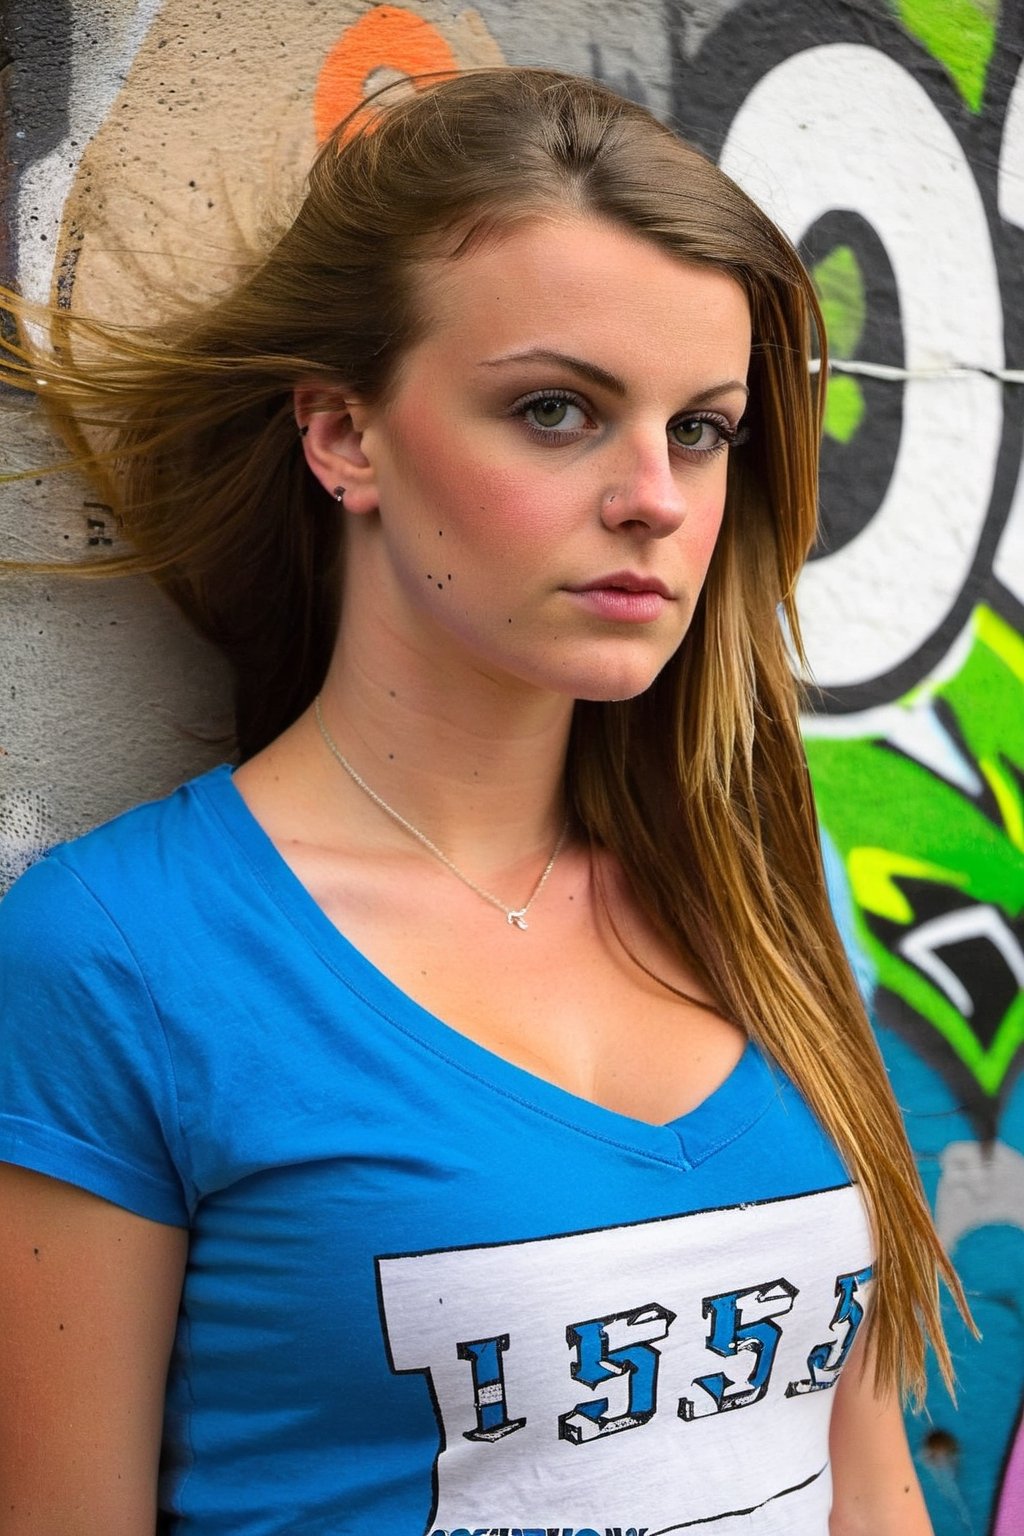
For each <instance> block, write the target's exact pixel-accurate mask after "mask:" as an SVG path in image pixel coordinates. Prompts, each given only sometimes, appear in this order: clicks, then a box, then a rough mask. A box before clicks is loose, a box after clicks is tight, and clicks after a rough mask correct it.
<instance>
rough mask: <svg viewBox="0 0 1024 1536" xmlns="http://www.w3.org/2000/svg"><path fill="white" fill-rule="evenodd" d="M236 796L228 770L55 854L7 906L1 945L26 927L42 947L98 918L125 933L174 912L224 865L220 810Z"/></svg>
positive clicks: (34, 869)
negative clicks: (152, 915) (201, 873)
mask: <svg viewBox="0 0 1024 1536" xmlns="http://www.w3.org/2000/svg"><path fill="white" fill-rule="evenodd" d="M232 794H233V790H232V788H231V778H230V768H229V767H227V766H226V765H222V766H220V767H218V768H214V769H212V770H210V771H209V772H208V773H205V774H203V775H201V776H200V777H198V778H195V779H192V780H190V781H188V782H187V783H185V784H182V785H180V786H179V787H178V788H177V789H175V790H173V791H172V792H171V793H170V794H167V795H165V796H162V797H161V798H159V799H155V800H151V801H147V802H145V803H143V804H141V805H138V806H135V807H133V808H132V809H130V810H126V811H124V812H122V813H121V814H120V815H118V816H115V817H114V818H113V819H112V820H110V821H107V822H105V823H103V824H102V825H101V826H98V827H95V828H93V829H92V830H91V831H88V832H85V833H83V834H82V835H80V836H79V837H76V838H73V839H70V840H69V841H66V842H62V843H57V844H55V845H54V846H53V847H51V848H49V849H47V850H46V851H45V852H44V853H43V854H42V855H41V856H40V858H39V859H38V860H36V861H35V862H34V863H32V864H31V865H30V866H29V867H28V869H27V870H26V871H25V872H24V873H23V874H22V875H21V876H20V877H19V878H18V879H17V880H16V881H15V882H14V884H13V885H12V886H11V888H10V890H9V891H8V892H7V893H6V895H5V896H4V897H3V900H2V901H0V944H3V943H4V942H5V940H6V942H7V944H8V945H9V944H10V942H11V936H12V932H13V933H14V934H17V932H18V931H19V930H21V929H24V928H25V927H26V925H27V927H28V929H29V930H30V931H31V932H32V934H33V936H34V939H35V940H36V942H37V943H38V941H39V940H40V939H41V938H42V937H43V936H44V935H45V934H46V933H47V932H52V933H55V934H60V935H61V936H62V937H63V939H64V940H65V941H67V940H69V939H71V938H73V936H74V933H75V932H76V931H77V930H78V929H79V928H80V927H81V926H82V921H83V917H84V915H85V914H86V913H88V912H90V911H91V912H95V913H104V914H106V917H107V919H108V920H109V921H110V922H112V923H113V924H114V925H115V926H118V927H120V926H122V924H123V923H127V924H128V926H131V924H132V921H133V919H137V918H138V917H140V916H143V915H144V914H145V913H147V912H153V911H155V910H157V909H163V910H164V911H166V908H167V907H168V905H169V904H171V903H173V900H174V898H175V895H176V894H178V893H180V892H182V891H186V890H188V889H191V888H194V885H195V881H196V879H197V878H198V868H199V867H203V868H205V869H209V868H210V867H217V866H218V865H220V866H223V864H224V862H225V860H224V857H223V854H222V853H221V854H219V853H218V847H219V845H222V844H223V841H224V838H225V837H226V836H227V835H228V834H227V831H226V828H225V827H224V826H223V825H222V818H221V815H220V814H219V807H220V806H221V805H222V804H223V803H224V802H225V800H229V798H230V796H231V795H232Z"/></svg>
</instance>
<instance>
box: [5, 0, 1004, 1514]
mask: <svg viewBox="0 0 1024 1536" xmlns="http://www.w3.org/2000/svg"><path fill="white" fill-rule="evenodd" d="M1022 56H1024V11H1022V9H1021V7H1019V6H1016V5H1012V4H1010V3H1008V0H848V3H842V0H826V3H822V0H781V3H779V0H618V3H617V4H615V5H609V6H590V5H585V4H583V0H554V3H551V0H547V3H541V0H506V3H502V0H477V3H476V5H475V6H472V7H471V6H468V5H463V4H461V3H458V0H456V3H448V0H446V3H441V0H436V3H435V0H420V3H417V4H412V3H410V4H406V5H401V6H399V5H371V4H366V3H358V0H309V3H307V4H306V5H304V6H302V7H301V8H300V7H295V6H289V5H286V4H284V3H283V0H249V3H248V4H246V5H244V6H242V5H239V4H236V3H233V0H222V3H221V4H220V5H219V6H218V7H197V6H195V4H194V3H193V0H105V3H104V4H102V5H101V4H99V3H98V0H97V3H92V0H79V3H77V4H74V5H72V4H71V3H70V0H35V3H34V4H33V5H31V6H25V5H23V4H20V3H18V0H8V3H7V9H6V12H2V20H0V65H3V68H2V69H0V80H2V82H3V89H4V92H5V94H4V96H3V100H2V122H0V134H2V137H0V198H2V201H0V275H2V276H3V277H4V279H5V280H7V281H9V282H13V283H15V284H16V285H17V286H19V287H20V288H21V289H22V291H24V292H26V293H27V294H29V295H31V296H33V297H38V298H42V299H47V300H50V301H53V302H55V303H57V304H59V305H62V306H65V307H71V308H72V309H74V310H77V311H80V312H83V313H86V312H87V313H92V314H98V315H101V316H103V317H106V318H114V319H118V320H122V319H128V320H132V319H138V318H139V317H140V316H143V317H148V316H151V315H152V314H153V313H156V312H159V311H160V308H161V306H163V305H164V304H167V305H170V304H171V303H172V302H175V303H180V302H182V301H184V302H186V303H187V302H189V301H191V300H192V299H199V298H204V297H206V296H208V295H209V294H210V293H212V292H214V291H215V290H216V289H217V287H218V286H220V285H223V284H226V283H229V282H230V281H231V278H232V274H233V273H234V272H235V271H237V269H238V265H239V263H240V262H244V261H245V260H246V259H247V257H248V256H249V255H251V253H252V252H254V251H256V250H258V249H259V248H260V245H261V243H262V242H263V241H264V240H265V239H266V237H267V232H268V231H269V230H271V229H273V228H274V227H275V225H276V224H277V223H279V222H280V220H281V219H282V218H283V217H286V216H287V211H288V208H289V207H290V206H291V205H292V203H293V202H294V199H295V197H296V194H297V190H298V188H299V185H300V182H301V177H302V173H303V170H304V168H305V166H306V164H307V163H308V161H309V159H310V157H311V155H312V154H313V152H314V149H315V147H316V144H317V142H318V140H319V139H321V138H322V137H323V136H324V134H325V133H326V132H327V131H328V130H329V129H330V127H331V126H332V124H333V123H334V122H336V121H337V120H338V118H339V117H340V115H341V114H342V113H344V112H345V111H346V110H347V109H348V108H349V107H351V106H353V105H354V104H355V103H356V102H357V101H358V100H359V99H360V97H361V95H362V94H363V93H364V92H365V91H366V90H368V89H372V88H373V87H375V86H376V85H378V84H382V83H384V82H385V81H387V80H392V79H395V78H397V77H402V76H410V75H415V74H416V73H418V72H421V71H425V70H430V69H437V68H452V67H472V66H475V65H482V64H489V63H493V62H500V61H502V60H507V61H509V62H515V63H525V64H548V65H555V66H557V67H561V68H566V69H571V70H577V71H581V72H584V73H590V74H593V75H595V76H597V77H598V78H601V79H603V80H606V81H607V82H608V83H609V84H611V85H613V86H615V87H616V88H618V89H620V90H622V91H624V92H625V93H627V94H628V95H630V96H632V97H634V98H635V99H637V100H640V101H643V102H645V103H646V104H648V105H649V106H650V107H651V108H652V109H653V110H654V111H656V112H657V113H659V114H660V115H662V116H664V117H666V118H667V119H670V120H672V121H673V122H675V123H676V124H677V125H678V126H679V127H680V128H681V129H682V130H683V131H684V132H685V133H686V134H687V135H688V136H689V137H691V138H692V139H694V140H695V141H696V142H697V143H699V144H700V145H702V146H703V147H704V148H705V149H706V150H708V151H709V152H710V153H712V154H713V155H715V156H716V157H717V158H719V159H720V161H721V162H722V163H723V164H724V165H725V167H726V168H727V169H728V170H729V172H730V173H731V174H732V175H733V176H735V178H736V179H737V180H738V181H740V182H741V183H742V184H743V185H744V186H745V187H746V188H747V190H748V191H750V192H751V193H752V194H753V195H754V196H755V197H756V198H757V199H758V200H759V201H760V202H761V203H762V204H763V205H764V206H765V207H766V208H767V209H768V210H769V211H770V212H771V213H772V214H773V216H774V217H775V218H776V219H777V220H778V221H779V222H780V223H781V224H782V225H783V227H785V228H786V229H787V230H788V231H789V233H790V234H791V236H792V237H793V239H794V240H795V241H797V242H798V243H799V245H800V247H801V250H802V252H803V254H804V256H805V259H806V261H807V263H808V265H809V266H810V269H811V271H812V273H813V275H814V278H815V281H816V283H817V286H818V290H819V293H820V296H821V300H822V304H823V306H824V311H825V315H826V319H827V325H828V331H829V340H830V346H831V351H832V354H833V358H834V367H833V376H832V381H831V387H830V394H829V406H828V414H827V419H826V441H825V457H824V468H823V481H822V532H821V539H820V543H819V547H818V549H817V551H816V554H815V558H814V559H813V560H812V562H811V563H810V565H809V567H808V569H807V571H806V574H805V576H804V578H803V581H802V585H801V589H800V605H801V611H802V615H803V622H804V626H805V633H806V639H807V642H808V646H809V652H810V658H811V662H812V667H813V674H814V684H815V686H814V689H813V691H812V692H810V693H809V700H808V711H807V715H806V739H807V746H808V753H809V757H810V763H811V770H812V774H813V777H814V781H815V785H816V789H817V793H818V798H819V805H820V814H821V820H822V824H823V828H824V833H825V841H826V848H827V852H828V857H829V862H830V866H831V868H832V871H833V876H834V880H833V883H834V887H835V899H836V905H837V911H838V913H839V916H840V919H841V922H842V923H843V925H844V929H845V931H846V933H847V934H848V937H849V942H850V945H851V948H852V950H853V953H854V958H855V962H856V965H857V968H858V972H859V974H860V975H861V977H862V978H863V981H864V985H865V989H866V991H867V992H868V993H869V995H870V998H871V1002H872V1007H873V1009H874V1013H875V1017H876V1020H877V1026H878V1031H879V1036H880V1039H881V1042H882V1045H883V1050H884V1052H885V1055H886V1059H887V1062H888V1065H889V1068H890V1071H891V1074H892V1078H893V1082H894V1085H895V1088H896V1091H897V1094H898V1096H899V1098H900V1101H901V1103H902V1105H903V1107H904V1110H905V1112H906V1115H907V1123H908V1126H909V1129H910V1135H911V1139H912V1141H913V1144H914V1146H915V1149H916V1152H917V1154H918V1157H919V1160H920V1165H921V1168H922V1172H923V1175H924V1178H925V1182H926V1186H927V1189H928V1193H929V1197H930V1198H931V1199H932V1201H933V1202H934V1207H935V1211H936V1216H937V1220H938V1224H939V1228H940V1230H941V1232H942V1235H943V1237H944V1239H945V1241H946V1242H947V1244H948V1245H949V1247H950V1249H951V1251H952V1252H953V1254H954V1257H955V1260H956V1263H957V1266H958V1268H959V1270H960V1273H961V1274H962V1276H963V1278H964V1282H965V1285H966V1287H967V1289H968V1292H969V1294H970V1296H971V1300H972V1305H973V1307H974V1313H975V1317H976V1319H977V1322H978V1324H979V1327H980V1328H981V1330H982V1335H983V1337H982V1339H981V1340H980V1341H975V1340H972V1339H970V1338H969V1337H968V1336H967V1335H966V1333H965V1331H964V1329H963V1328H962V1326H961V1325H960V1324H959V1323H958V1322H957V1321H956V1319H955V1318H953V1317H951V1318H950V1329H951V1334H952V1337H953V1341H954V1346H955V1352H956V1358H957V1366H958V1371H959V1380H960V1389H959V1401H958V1404H957V1406H955V1407H954V1405H953V1404H952V1403H951V1402H950V1400H949V1399H948V1397H947V1396H946V1395H945V1393H944V1391H943V1389H942V1388H941V1385H940V1384H939V1383H938V1382H937V1381H935V1382H933V1384H932V1388H931V1391H930V1393H929V1398H928V1403H927V1408H926V1411H925V1412H923V1413H921V1414H918V1415H916V1416H914V1417H912V1418H911V1420H910V1431H911V1436H912V1441H913V1445H914V1449H915V1454H916V1456H917V1459H918V1464H919V1467H920V1469H921V1474H922V1479H923V1482H924V1486H925V1489H926V1493H927V1497H928V1501H929V1505H930V1508H931V1510H932V1515H933V1520H934V1524H935V1529H936V1532H937V1533H938V1536H963V1533H978V1536H980V1533H986V1532H991V1533H993V1536H1013V1533H1020V1532H1021V1531H1024V1439H1022V1438H1020V1413H1021V1404H1022V1396H1024V1084H1022V1081H1021V1076H1020V1067H1021V1064H1022V1062H1024V633H1022V627H1024V388H1022V385H1024V67H1022ZM0 445H2V450H3V452H2V461H0V471H2V472H7V471H10V470H12V469H18V468H21V467H24V466H28V465H31V466H33V467H39V469H40V470H41V471H43V470H45V468H46V467H47V466H48V465H52V464H54V463H56V462H58V460H59V454H60V450H59V448H58V446H57V445H56V444H54V443H53V442H52V441H51V440H50V438H49V437H48V435H47V432H46V429H45V427H44V425H43V423H42V422H41V421H40V420H39V418H38V416H37V415H36V414H35V413H34V412H33V411H31V410H29V409H28V408H26V406H25V405H24V404H23V403H21V402H19V401H18V400H16V399H13V398H2V397H0ZM118 542H119V535H118V530H117V527H116V524H115V522H114V520H113V518H112V516H111V513H110V509H109V508H108V507H106V506H104V505H103V504H102V503H101V502H100V501H99V500H97V498H96V495H95V493H94V492H91V491H90V490H89V488H88V487H87V486H85V485H82V484H77V483H76V482H74V481H73V480H70V479H69V477H68V476H66V475H63V476H57V477H50V476H48V475H47V474H46V473H42V472H41V473H40V474H38V475H34V476H33V477H32V478H30V479H29V480H27V481H24V480H22V481H18V482H17V483H13V484H12V483H8V484H6V485H4V484H3V483H2V478H0V547H2V552H3V554H4V555H5V556H8V557H13V558H22V557H24V558H33V557H40V558H44V559H59V558H69V559H79V558H81V556H82V555H83V554H88V552H89V551H90V550H96V551H98V552H100V553H103V552H108V551H114V550H116V549H117V548H118ZM2 592H3V601H2V605H0V667H2V676H0V891H2V890H3V889H4V888H5V887H6V886H7V885H8V884H9V883H10V881H11V880H12V879H13V878H14V877H15V876H16V875H17V874H18V873H19V871H20V870H21V869H22V868H24V867H25V866H26V864H27V863H28V862H30V861H31V859H32V858H34V857H35V856H36V855H37V854H38V852H39V851H40V849H41V848H43V847H45V846H46V845H48V844H49V843H51V842H53V841H55V840H56V839H58V838H60V837H64V836H67V835H69V834H71V833H74V832H76V831H78V830H81V829H83V828H84V827H86V826H88V825H90V824H92V823H94V822H96V821H98V820H101V819H103V818H104V817H106V816H108V815H110V814H112V813H113V812H115V811H116V810H118V809H120V808H122V807H123V806H124V805H126V804H128V803H131V802H133V801H135V800H138V799H141V798H144V797H147V796H151V795H154V794H157V793H161V792H163V791H165V790H166V789H167V788H169V787H170V786H171V785H173V784H174V783H176V782H178V781H179V780H180V779H182V778H184V777H186V776H187V775H189V774H191V773H194V772H197V771H199V770H200V769H202V768H204V767H206V766H208V765H209V764H210V763H211V762H213V761H215V760H216V759H217V758H218V757H219V756H220V751H221V749H220V747H219V745H218V743H219V740H220V739H222V738H223V736H224V733H225V723H226V712H225V697H226V687H225V681H226V680H225V677H224V674H223V671H222V669H221V667H220V665H219V663H218V661H217V659H216V657H214V656H213V655H212V654H211V653H210V652H209V651H208V650H207V649H206V648H205V647H204V646H202V645H201V644H200V643H199V642H198V641H197V640H196V639H195V638H194V637H193V636H191V634H190V633H189V632H188V631H187V630H186V629H185V627H184V626H183V624H182V623H181V621H180V620H179V619H178V618H177V617H176V615H175V614H174V613H173V612H172V611H171V610H170V608H169V607H168V606H167V605H166V604H165V603H164V602H163V600H162V599H160V598H159V597H158V596H157V595H156V594H155V593H154V592H153V591H152V590H150V589H149V588H148V587H146V586H143V585H140V584H137V583H131V582H120V583H114V584H111V583H102V584H101V583H89V582H84V583H83V582H73V583H71V582H67V581H60V580H56V579H52V578H48V579H46V580H43V579H37V578H33V579H30V580H27V579H24V578H19V579H18V580H16V581H10V580H7V581H5V582H4V583H3V587H2Z"/></svg>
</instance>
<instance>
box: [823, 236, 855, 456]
mask: <svg viewBox="0 0 1024 1536" xmlns="http://www.w3.org/2000/svg"><path fill="white" fill-rule="evenodd" d="M811 277H812V279H813V281H814V286H815V288H816V289H817V291H818V298H819V300H820V301H821V312H822V315H823V316H824V319H825V332H826V335H827V336H828V346H829V352H830V353H831V355H832V356H833V357H836V358H851V357H854V356H856V352H857V347H858V346H859V344H860V339H861V336H862V335H863V334H864V320H865V317H866V315H867V298H866V295H865V291H864V277H863V274H862V272H861V269H860V262H859V261H858V260H857V257H856V255H855V254H854V252H853V250H852V248H851V247H850V246H848V245H837V246H836V247H835V248H834V249H833V250H831V251H829V253H828V255H827V256H824V257H823V258H822V259H821V261H818V262H815V264H814V266H813V267H812V268H811ZM864 410H865V406H864V392H863V390H862V389H861V387H860V384H859V383H858V382H857V380H856V379H854V378H851V377H850V376H849V375H848V374H835V375H833V377H832V378H830V379H829V384H828V395H827V397H826V401H825V423H824V426H825V432H826V434H827V435H828V436H829V437H831V438H833V439H834V440H835V441H836V442H838V443H848V442H850V441H851V439H852V438H853V437H855V436H856V433H857V429H858V428H859V426H860V424H861V422H862V421H863V419H864Z"/></svg>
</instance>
